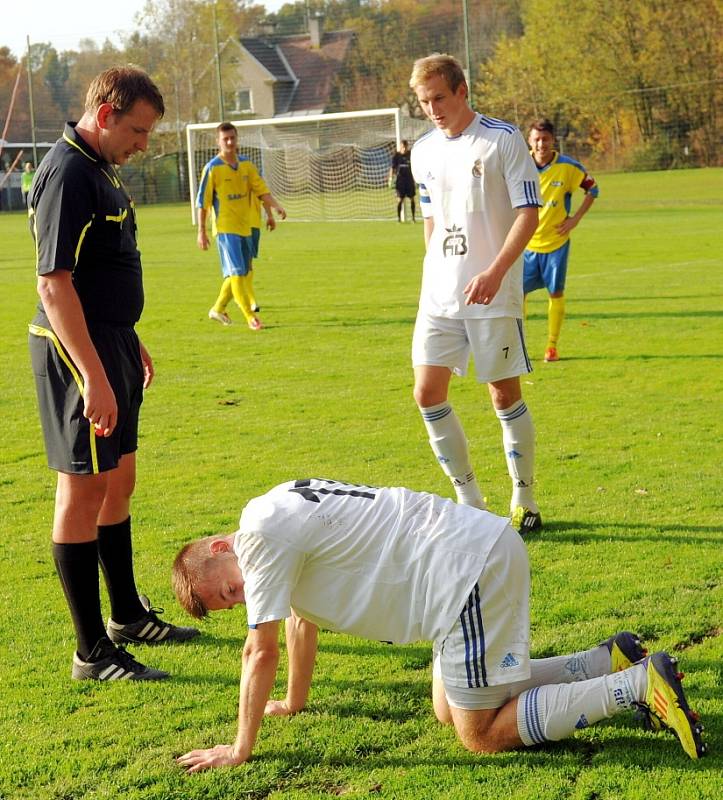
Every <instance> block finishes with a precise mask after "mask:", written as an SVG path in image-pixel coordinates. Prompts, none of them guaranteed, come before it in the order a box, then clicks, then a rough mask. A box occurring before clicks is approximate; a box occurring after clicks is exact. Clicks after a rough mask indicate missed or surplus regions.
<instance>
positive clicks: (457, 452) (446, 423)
mask: <svg viewBox="0 0 723 800" xmlns="http://www.w3.org/2000/svg"><path fill="white" fill-rule="evenodd" d="M419 411H420V412H421V414H422V419H423V420H424V424H425V426H426V428H427V433H428V434H429V444H430V445H431V446H432V451H433V452H434V455H435V456H436V457H437V461H439V464H440V466H441V467H442V470H443V471H444V474H445V475H448V476H449V479H450V480H451V481H452V486H454V490H455V492H456V493H457V500H458V502H460V503H463V504H464V505H468V506H475V507H476V508H482V509H484V508H486V506H485V501H484V498H483V497H482V493H481V492H480V490H479V486H478V485H477V480H476V479H475V476H474V472H473V471H472V465H471V464H470V463H469V450H468V448H467V437H466V436H465V435H464V431H463V430H462V426H461V425H460V423H459V420H458V419H457V415H456V414H455V413H454V411H452V406H450V405H449V403H447V402H444V403H439V404H438V405H436V406H429V407H428V408H420V409H419Z"/></svg>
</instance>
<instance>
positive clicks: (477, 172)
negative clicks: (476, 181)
mask: <svg viewBox="0 0 723 800" xmlns="http://www.w3.org/2000/svg"><path fill="white" fill-rule="evenodd" d="M472 175H474V177H475V178H481V177H482V159H481V158H478V159H477V160H476V161H475V162H474V166H473V167H472Z"/></svg>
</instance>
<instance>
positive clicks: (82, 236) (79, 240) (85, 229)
mask: <svg viewBox="0 0 723 800" xmlns="http://www.w3.org/2000/svg"><path fill="white" fill-rule="evenodd" d="M94 219H95V214H93V215H92V216H91V218H90V222H88V223H86V225H85V226H84V227H83V230H82V231H81V232H80V236H79V237H78V246H77V247H76V248H75V264H73V266H74V267H77V266H78V259H79V258H80V248H81V247H82V246H83V239H85V234H86V233H87V232H88V228H90V226H91V225H92V224H93V220H94Z"/></svg>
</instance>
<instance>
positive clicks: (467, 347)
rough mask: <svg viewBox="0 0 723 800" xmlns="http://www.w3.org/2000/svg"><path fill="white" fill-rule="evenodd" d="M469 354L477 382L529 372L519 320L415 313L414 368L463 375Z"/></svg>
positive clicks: (489, 381)
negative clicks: (461, 317) (445, 368)
mask: <svg viewBox="0 0 723 800" xmlns="http://www.w3.org/2000/svg"><path fill="white" fill-rule="evenodd" d="M470 354H471V355H472V357H473V358H474V367H475V374H476V376H477V380H478V381H479V382H480V383H492V382H493V381H501V380H504V379H505V378H515V377H517V376H518V375H525V374H527V373H528V372H532V364H531V363H530V359H529V357H528V355H527V348H526V347H525V337H524V333H523V328H522V320H521V319H516V318H515V317H483V318H481V319H480V318H473V319H455V318H452V317H437V316H433V315H432V314H426V313H424V312H422V311H420V312H419V313H418V314H417V321H416V323H415V325H414V336H413V337H412V365H413V366H414V367H422V366H435V367H448V368H449V369H450V370H452V372H454V373H455V374H456V375H460V376H464V375H466V374H467V365H468V363H469V357H470Z"/></svg>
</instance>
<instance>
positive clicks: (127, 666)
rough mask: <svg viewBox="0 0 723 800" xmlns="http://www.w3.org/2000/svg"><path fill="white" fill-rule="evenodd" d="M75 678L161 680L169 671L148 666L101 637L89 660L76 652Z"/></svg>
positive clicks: (86, 679) (80, 679)
mask: <svg viewBox="0 0 723 800" xmlns="http://www.w3.org/2000/svg"><path fill="white" fill-rule="evenodd" d="M72 675H73V678H74V680H76V681H161V680H163V679H164V678H167V677H169V675H168V673H167V672H163V670H160V669H153V668H151V667H146V666H145V665H144V664H141V663H140V662H139V661H136V660H135V658H133V656H132V655H131V654H130V653H128V652H126V649H125V647H124V646H123V645H120V646H119V647H116V646H115V645H114V644H113V643H112V642H109V641H108V639H106V638H105V637H104V638H103V639H99V640H98V643H97V644H96V646H95V647H94V648H93V650H92V651H91V653H90V655H89V656H88V660H87V661H83V659H82V658H81V657H80V656H79V655H78V654H77V653H76V654H75V655H74V656H73V672H72Z"/></svg>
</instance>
